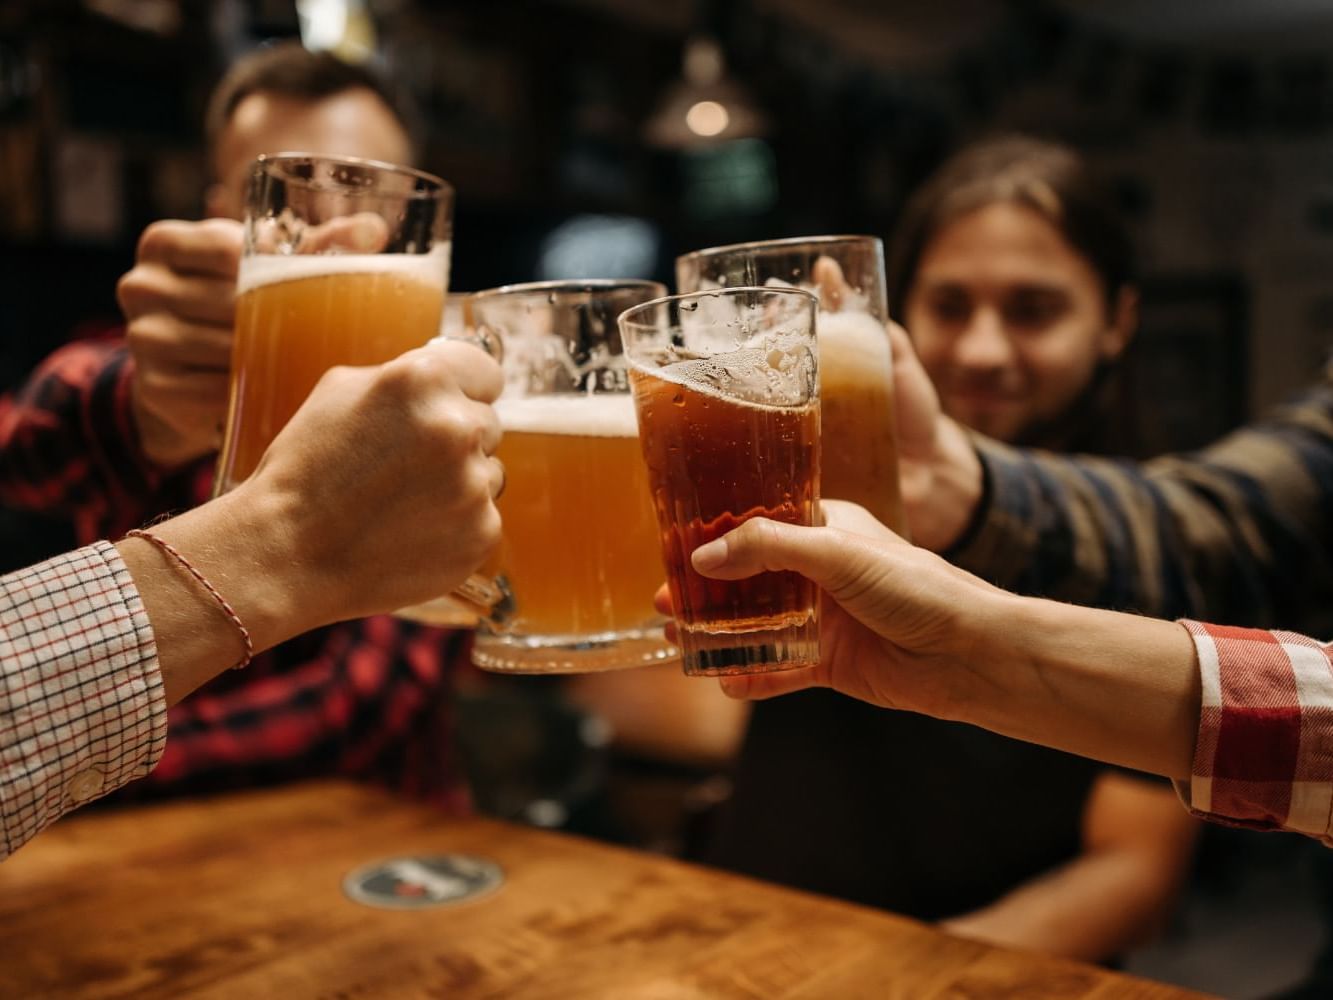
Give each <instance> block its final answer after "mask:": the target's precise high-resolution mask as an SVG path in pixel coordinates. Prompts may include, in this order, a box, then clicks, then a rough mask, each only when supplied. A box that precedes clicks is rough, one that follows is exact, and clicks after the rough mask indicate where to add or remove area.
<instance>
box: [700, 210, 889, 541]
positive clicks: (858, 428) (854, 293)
mask: <svg viewBox="0 0 1333 1000" xmlns="http://www.w3.org/2000/svg"><path fill="white" fill-rule="evenodd" d="M676 281H677V285H678V290H679V291H680V292H682V293H685V292H694V291H699V290H701V289H708V288H728V287H731V286H735V285H765V286H773V285H795V286H797V287H799V288H804V289H806V290H807V291H810V292H812V293H814V294H815V295H816V296H818V297H819V300H820V301H819V319H818V330H819V380H820V392H821V394H822V398H821V400H820V406H821V411H822V417H821V419H822V421H823V428H824V431H823V433H824V453H823V463H824V464H823V483H822V486H821V488H822V490H823V493H824V496H826V497H833V498H837V499H840V500H853V501H855V502H856V503H859V504H860V505H861V506H863V507H865V508H866V509H867V510H869V511H870V512H871V513H872V514H874V515H875V517H876V518H878V519H879V520H880V521H882V522H883V523H885V524H887V525H889V526H890V527H892V528H894V529H895V530H897V531H899V532H903V531H904V530H905V528H906V524H905V522H904V520H903V512H902V500H901V497H900V492H899V484H898V435H897V429H896V428H897V423H896V418H895V413H894V407H893V368H892V355H891V352H890V349H889V339H888V334H887V333H886V332H885V329H884V324H885V323H886V322H887V321H888V307H887V305H886V302H885V299H886V292H885V280H884V245H883V243H882V242H881V241H880V240H879V239H877V238H875V237H873V236H815V237H808V238H799V239H789V240H768V241H764V242H760V243H739V244H736V245H734V246H724V247H713V248H711V249H709V250H699V251H696V252H694V253H689V254H685V255H684V256H682V257H679V258H677V260H676Z"/></svg>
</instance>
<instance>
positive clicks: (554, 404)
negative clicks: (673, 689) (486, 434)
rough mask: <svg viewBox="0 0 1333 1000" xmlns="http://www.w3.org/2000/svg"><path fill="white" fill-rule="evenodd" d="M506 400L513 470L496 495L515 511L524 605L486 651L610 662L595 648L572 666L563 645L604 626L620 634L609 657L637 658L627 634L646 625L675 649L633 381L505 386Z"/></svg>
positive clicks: (532, 664)
mask: <svg viewBox="0 0 1333 1000" xmlns="http://www.w3.org/2000/svg"><path fill="white" fill-rule="evenodd" d="M496 411H497V413H498V414H499V417H500V423H501V426H502V427H503V428H504V440H503V441H502V442H501V443H500V447H499V450H498V451H497V452H496V455H497V457H499V459H500V460H501V461H502V462H503V463H504V466H505V482H506V485H505V491H504V493H503V494H501V496H500V498H499V499H498V500H497V501H496V506H497V507H498V508H499V510H500V516H501V518H502V520H503V522H504V539H503V542H502V543H501V555H500V564H501V567H502V568H501V575H502V576H503V578H504V579H505V581H506V584H507V585H508V587H509V590H510V593H511V594H512V602H513V610H512V613H511V614H510V615H509V616H508V617H507V618H506V620H505V622H504V626H503V628H500V629H497V631H498V632H499V633H500V634H499V635H497V636H482V637H478V643H477V649H476V652H475V653H474V655H475V656H476V658H477V662H478V663H479V664H480V665H482V666H485V667H488V668H491V669H513V670H523V669H541V670H543V671H552V672H554V671H559V670H561V669H571V670H572V669H579V670H589V669H598V668H599V663H598V662H597V656H596V655H592V654H591V653H590V651H589V650H588V649H583V650H579V651H578V655H577V656H576V657H575V658H571V660H570V663H569V664H568V665H567V666H563V667H562V664H561V662H560V659H561V656H562V655H566V654H562V653H561V652H560V648H562V647H576V646H579V645H580V644H582V645H585V646H588V645H592V644H595V643H597V642H598V640H599V637H604V638H605V640H606V641H608V642H611V641H613V640H614V642H615V648H611V649H608V651H607V662H606V663H605V664H604V665H605V666H608V667H609V666H625V665H626V656H627V645H626V642H627V638H628V639H633V638H634V637H636V636H638V634H639V633H643V635H642V638H643V640H644V641H645V642H646V643H649V644H651V645H652V646H653V648H654V649H655V650H656V655H657V656H659V657H660V656H665V655H669V653H670V647H669V646H668V645H667V644H666V643H665V642H664V641H662V638H661V616H660V615H658V614H657V612H656V611H655V610H654V609H653V594H654V593H655V592H656V591H657V588H658V587H659V586H660V585H661V582H662V560H661V555H660V551H659V546H658V541H657V522H656V519H655V517H654V515H653V508H652V501H651V498H650V496H649V493H648V480H647V475H646V473H645V471H644V467H643V460H642V458H641V457H640V455H639V441H638V432H637V429H636V426H635V422H634V400H633V398H632V397H631V396H630V395H629V394H628V393H624V392H613V393H604V394H600V395H582V394H577V393H571V394H555V395H546V396H530V397H525V398H516V399H505V398H502V399H501V400H500V401H499V402H498V403H497V404H496ZM511 633H512V634H513V635H514V636H515V637H517V638H516V639H515V641H514V642H512V643H511V642H507V641H506V635H508V634H511ZM525 647H527V648H530V649H531V651H532V655H531V656H528V657H525V656H524V654H523V650H524V648H525ZM510 658H513V660H514V662H508V661H509V660H510ZM647 658H652V657H651V655H650V656H648V657H647ZM524 660H528V661H529V662H526V663H525V662H521V661H524Z"/></svg>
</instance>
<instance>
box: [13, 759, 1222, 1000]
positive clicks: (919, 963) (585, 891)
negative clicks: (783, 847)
mask: <svg viewBox="0 0 1333 1000" xmlns="http://www.w3.org/2000/svg"><path fill="white" fill-rule="evenodd" d="M445 852H463V853H467V854H474V855H481V856H485V857H488V858H491V859H493V860H495V861H496V862H498V863H499V864H500V865H501V866H502V867H503V868H504V871H505V875H506V881H505V883H504V885H503V886H502V887H501V888H500V889H499V890H498V891H495V892H494V893H492V894H491V895H489V896H485V897H482V898H478V899H474V900H471V901H467V902H463V903H458V904H455V905H452V906H444V907H439V908H435V909H428V910H416V911H410V912H404V911H395V910H384V909H373V908H370V907H366V906H363V905H361V904H358V903H354V902H352V901H351V900H349V899H348V898H347V897H346V896H344V894H343V892H342V889H341V883H342V880H343V877H344V876H345V875H346V873H347V872H348V871H350V870H352V869H354V868H357V867H359V866H361V865H363V864H366V863H368V862H371V861H375V860H378V859H381V858H384V857H388V856H393V855H398V854H435V853H445ZM1195 995H1196V994H1190V993H1187V992H1186V991H1184V990H1179V989H1176V988H1175V987H1170V986H1164V985H1160V984H1156V983H1150V982H1146V981H1144V980H1138V979H1133V978H1130V977H1127V976H1121V975H1117V974H1113V973H1110V972H1106V971H1104V970H1101V969H1096V968H1091V967H1089V966H1084V965H1080V964H1078V963H1074V962H1066V961H1057V960H1052V959H1047V958H1041V957H1037V956H1033V955H1028V954H1023V953H1020V952H1013V951H1005V950H1001V949H997V948H991V947H988V946H986V945H981V944H976V943H973V942H969V941H964V940H960V939H957V938H952V937H949V936H947V935H945V934H942V933H939V932H938V931H935V930H932V929H931V928H928V927H926V926H923V925H921V924H917V923H915V922H913V921H910V920H905V919H901V918H898V917H893V916H889V915H886V914H883V913H880V912H877V911H874V910H869V909H865V908H861V907H857V906H852V905H848V904H845V903H841V902H836V901H833V900H827V899H822V898H819V897H816V896H811V895H807V894H804V893H799V892H793V891H790V890H787V889H782V888H777V887H774V886H769V885H765V884H763V883H759V882H755V881H751V880H748V879H743V878H738V877H735V876H731V875H726V874H722V873H718V872H714V871H710V870H708V869H703V868H698V867H694V866H691V865H685V864H681V863H678V862H674V861H671V860H667V859H663V858H658V857H653V856H650V855H644V854H639V853H636V852H633V851H627V850H621V849H618V848H613V847H609V846H606V845H603V844H599V843H595V842H592V841H586V840H582V839H579V838H575V837H568V836H562V835H556V834H549V833H543V832H540V831H536V830H531V829H527V828H524V827H518V826H510V825H508V824H503V823H497V822H493V821H490V820H485V819H467V820H448V819H444V818H441V817H440V816H439V815H438V814H437V813H435V812H432V811H431V810H429V809H425V808H422V807H419V806H416V805H412V804H407V803H403V802H400V801H398V800H395V799H393V798H390V797H388V796H386V795H384V794H381V793H378V792H375V791H371V790H367V789H364V788H360V787H356V786H352V785H346V784H334V783H330V784H318V785H305V786H299V787H293V788H288V789H283V790H276V791H265V792H252V793H247V794H245V795H237V796H234V797H230V798H222V799H213V800H206V801H200V802H185V803H173V804H168V805H159V806H153V807H149V808H139V809H133V810H127V811H116V812H105V813H89V814H87V815H84V816H75V817H72V818H69V819H66V820H64V821H62V822H61V823H58V824H56V825H55V826H54V827H52V828H51V829H50V830H47V831H46V832H45V833H44V834H42V835H40V836H39V837H38V838H37V839H36V840H34V841H33V842H32V843H30V844H28V845H27V846H26V847H24V848H23V849H22V850H20V851H19V852H18V853H17V854H16V855H15V856H14V857H12V858H10V859H9V860H8V861H6V862H5V863H3V864H0V997H4V998H6V1000H9V998H19V997H43V998H46V997H60V996H80V997H135V998H152V997H164V998H165V997H171V998H175V997H187V996H188V997H219V998H222V997H225V998H228V1000H236V998H247V1000H248V998H262V997H278V998H281V1000H297V998H304V997H325V998H330V1000H332V998H365V997H448V998H472V997H506V998H508V997H558V998H566V997H568V998H585V997H590V998H597V997H614V998H630V1000H683V998H690V1000H702V998H714V997H719V998H764V1000H767V998H775V997H818V998H825V997H829V998H839V1000H841V998H850V997H875V998H881V997H885V998H887V997H903V998H924V997H946V996H947V997H956V998H982V997H1006V998H1014V1000H1017V998H1024V1000H1030V998H1047V997H1051V998H1054V997H1077V998H1094V997H1096V998H1106V997H1135V998H1142V1000H1149V998H1153V1000H1179V998H1184V997H1187V996H1195Z"/></svg>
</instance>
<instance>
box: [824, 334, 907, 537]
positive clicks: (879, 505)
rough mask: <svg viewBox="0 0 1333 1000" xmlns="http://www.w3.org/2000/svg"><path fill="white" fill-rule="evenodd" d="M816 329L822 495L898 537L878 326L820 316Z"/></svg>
mask: <svg viewBox="0 0 1333 1000" xmlns="http://www.w3.org/2000/svg"><path fill="white" fill-rule="evenodd" d="M815 329H816V333H817V336H818V339H819V381H820V388H819V391H820V405H821V407H822V413H821V417H820V419H821V422H822V425H823V430H822V436H823V458H822V461H823V468H822V470H821V473H820V475H821V486H820V490H821V493H822V494H823V495H824V496H826V497H829V498H830V499H834V500H851V501H854V502H855V503H859V504H860V505H861V506H862V507H864V508H866V510H868V511H870V513H872V514H874V515H875V517H876V518H877V519H878V520H879V521H881V522H882V523H884V524H887V525H888V526H889V527H891V528H894V529H896V530H898V531H902V530H903V527H904V520H903V507H902V497H901V494H900V491H899V486H898V434H897V424H896V416H895V412H894V406H893V363H892V353H891V350H890V346H889V338H888V334H887V333H886V332H885V330H884V324H883V323H881V322H880V321H879V320H877V319H876V318H875V317H874V316H871V315H870V314H869V313H865V312H853V311H844V312H820V314H819V317H818V319H817V320H816V321H815Z"/></svg>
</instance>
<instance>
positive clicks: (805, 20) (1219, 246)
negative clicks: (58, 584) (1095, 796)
mask: <svg viewBox="0 0 1333 1000" xmlns="http://www.w3.org/2000/svg"><path fill="white" fill-rule="evenodd" d="M293 37H299V38H301V39H303V41H304V42H305V43H306V45H307V46H308V47H312V48H323V49H331V50H333V51H335V52H336V53H338V54H339V55H341V56H343V57H344V58H347V59H349V60H353V61H369V62H371V63H372V64H374V65H376V66H377V67H379V68H380V69H382V70H384V71H385V72H386V73H387V74H389V76H390V77H391V78H392V79H393V80H394V81H395V82H396V84H397V86H398V87H399V88H401V89H402V91H403V92H404V96H405V97H406V99H407V100H408V102H409V104H410V107H411V108H412V109H413V112H414V114H415V116H416V117H417V119H418V122H419V125H420V128H421V132H422V135H423V136H424V138H425V153H424V158H423V165H424V166H425V167H426V168H427V169H429V170H430V171H432V172H435V173H438V174H440V175H441V176H443V177H445V178H446V179H448V180H449V181H450V182H451V183H452V184H453V185H454V186H455V188H456V189H457V192H458V202H457V223H456V230H455V249H454V264H453V267H454V270H453V278H452V284H453V287H454V288H455V289H456V290H473V289H479V288H484V287H488V286H492V285H496V284H501V283H506V282H513V281H524V280H532V279H542V278H559V277H584V276H589V277H591V276H597V277H605V276H626V277H631V276H632V277H655V278H659V279H661V280H664V281H668V282H670V281H671V280H672V269H671V262H672V259H673V258H674V256H675V255H676V254H677V253H680V252H683V251H686V250H690V249H694V248H698V247H702V246H709V245H714V244H719V243H726V242H734V241H739V240H746V239H756V238H769V237H778V236H795V235H810V234H816V233H827V232H855V233H862V232H864V233H872V234H876V235H880V236H884V237H886V238H887V237H889V236H890V235H891V234H892V232H893V228H894V225H895V222H896V220H897V218H898V215H899V212H900V210H901V207H902V205H903V202H904V200H905V198H906V197H907V195H908V194H909V193H910V192H911V190H912V189H913V187H914V186H915V185H916V184H917V183H918V182H919V181H921V180H922V179H923V178H924V177H925V176H926V175H927V174H928V173H929V172H930V171H931V170H932V169H933V168H934V167H935V166H937V165H938V164H939V162H940V161H941V160H942V159H943V158H944V157H945V156H947V155H948V154H949V153H950V152H951V151H953V150H954V149H956V148H957V147H958V146H959V145H961V144H962V143H964V142H966V141H968V140H971V139H974V138H977V137H979V136H983V135H986V134H988V133H993V132H998V131H1009V130H1022V131H1027V132H1031V133H1033V134H1036V135H1040V136H1048V137H1052V138H1057V139H1061V140H1065V141H1067V142H1069V143H1071V144H1072V145H1074V146H1075V147H1076V148H1078V149H1079V150H1080V151H1082V152H1083V153H1085V154H1086V155H1087V156H1088V157H1090V158H1091V159H1092V160H1093V161H1094V162H1095V163H1096V164H1097V165H1099V166H1100V167H1101V168H1103V169H1104V170H1105V171H1107V172H1109V173H1110V174H1111V175H1112V176H1113V178H1114V181H1115V188H1116V191H1117V192H1118V196H1119V199H1120V201H1121V203H1122V205H1123V207H1124V209H1125V211H1126V212H1127V213H1128V215H1129V217H1130V218H1131V219H1132V222H1133V226H1134V231H1135V234H1136V236H1137V239H1138V244H1139V245H1138V250H1139V255H1140V260H1141V268H1142V277H1143V285H1142V287H1143V292H1144V300H1143V324H1142V329H1141V332H1140V335H1139V337H1138V339H1137V341H1136V343H1135V345H1134V347H1133V349H1132V352H1131V356H1130V358H1129V361H1128V363H1127V365H1126V366H1125V368H1124V370H1123V372H1122V375H1121V377H1122V383H1121V387H1120V389H1119V395H1118V397H1117V398H1118V400H1119V402H1118V405H1119V407H1120V411H1119V412H1120V414H1121V417H1122V418H1123V419H1124V420H1126V421H1133V422H1135V423H1136V424H1137V425H1138V426H1140V428H1142V430H1143V434H1142V440H1143V450H1144V451H1145V453H1147V452H1160V451H1165V450H1173V449H1181V448H1190V447H1194V446H1197V445H1200V444H1203V443H1206V442H1208V441H1210V440H1212V439H1214V438H1215V437H1217V436H1219V435H1220V434H1221V433H1223V432H1225V431H1226V430H1227V429H1228V428H1230V427H1232V426H1234V425H1236V424H1237V423H1239V422H1241V421H1243V420H1244V419H1246V418H1247V417H1248V416H1251V415H1253V414H1255V413H1256V412H1257V411H1259V410H1261V409H1263V408H1264V407H1266V406H1269V405H1271V404H1272V403H1274V402H1275V401H1277V400H1280V399H1281V398H1282V397H1283V396H1284V395H1285V394H1287V393H1289V392H1290V391H1292V390H1293V389H1295V388H1298V387H1299V386H1301V385H1302V384H1303V383H1305V382H1306V381H1308V380H1309V379H1310V378H1311V377H1312V374H1313V373H1314V372H1315V371H1316V369H1317V367H1318V365H1319V364H1320V362H1321V360H1322V359H1323V358H1324V357H1325V356H1326V354H1327V352H1328V349H1329V345H1330V342H1331V341H1333V281H1331V280H1330V279H1329V276H1330V274H1333V267H1330V265H1333V4H1330V3H1327V2H1324V0H1172V2H1170V3H1162V2H1160V0H1117V2H1116V3H1113V4H1112V3H1098V2H1096V0H1032V2H1003V0H932V2H931V3H926V4H923V3H915V2H908V0H818V2H814V0H546V2H518V0H491V2H489V3H486V4H479V3H463V2H459V3H445V2H425V0H26V2H25V0H4V2H0V388H3V389H8V388H12V387H13V386H14V385H16V384H17V383H19V382H20V381H22V380H23V378H24V377H25V376H26V375H27V374H28V373H29V371H30V370H31V368H32V367H33V366H34V365H35V364H36V363H37V362H38V361H40V360H41V358H43V357H44V356H45V355H46V354H48V353H49V352H50V351H51V350H52V349H53V348H55V347H57V346H58V345H59V344H61V343H63V342H65V341H67V340H69V339H71V338H73V337H79V336H88V335H97V334H98V333H99V332H102V331H105V330H108V329H110V328H113V327H115V326H116V324H117V323H118V322H119V315H118V310H117V307H116V303H115V283H116V280H117V278H118V277H119V276H120V275H121V274H122V273H124V272H125V271H126V270H127V269H128V268H129V267H130V266H131V264H132V262H133V256H134V247H135V241H136V239H137V237H138V234H139V233H140V232H141V231H142V229H143V228H144V226H145V225H147V224H148V223H149V222H151V221H153V220H155V219H159V218H164V217H178V218H197V217H199V216H200V214H201V194H202V191H203V187H204V183H205V180H206V177H205V163H204V158H203V152H202V139H203V137H202V133H201V123H202V118H203V106H204V102H205V100H206V97H207V95H208V92H209V89H210V88H211V86H212V85H213V83H214V82H215V81H216V80H217V78H218V76H219V75H220V73H221V71H222V70H223V68H224V67H225V66H226V65H227V64H228V62H229V61H230V60H231V59H233V58H235V57H236V56H238V55H241V54H243V53H245V52H248V51H250V50H252V49H253V48H255V47H256V46H258V45H261V44H264V43H265V42H266V41H270V40H274V39H281V38H293ZM66 530H67V529H65V528H64V527H63V526H62V525H60V524H58V523H54V522H44V521H42V520H40V519H35V518H30V517H27V516H23V517H20V516H19V515H17V514H14V513H13V512H9V511H0V550H2V551H3V557H4V563H5V566H6V568H9V567H13V566H17V565H21V564H25V563H28V562H31V561H34V560H35V559H37V558H40V557H42V556H44V555H46V554H48V553H49V552H51V551H54V550H57V549H60V548H65V547H68V546H69V544H71V542H70V541H69V540H68V539H67V537H66V534H65V532H66ZM978 850H984V845H978ZM1312 850H1313V849H1312V848H1309V847H1308V846H1307V845H1306V844H1305V843H1304V842H1302V841H1300V840H1299V839H1297V838H1257V837H1245V836H1242V835H1239V834H1231V833H1226V832H1217V831H1214V832H1212V833H1210V837H1209V840H1208V841H1207V842H1206V843H1205V845H1204V849H1203V850H1202V852H1201V854H1200V860H1199V867H1200V872H1199V875H1198V876H1197V877H1196V880H1195V885H1194V887H1193V888H1192V891H1191V894H1190V898H1189V899H1188V900H1187V903H1186V906H1185V908H1184V911H1183V912H1182V914H1181V916H1180V918H1179V920H1178V921H1177V925H1176V926H1175V927H1174V928H1173V929H1172V931H1171V932H1170V933H1169V934H1168V936H1167V938H1166V939H1165V941H1164V942H1163V943H1162V944H1161V945H1159V946H1156V947H1154V948H1153V949H1150V950H1148V951H1146V952H1144V953H1141V954H1138V955H1135V956H1133V957H1132V959H1131V963H1130V968H1131V970H1133V971H1139V972H1143V973H1145V974H1148V975H1153V976H1158V977H1161V978H1166V979H1171V980H1174V981H1176V982H1181V983H1184V984H1185V985H1192V986H1196V987H1200V988H1204V989H1209V990H1214V991H1217V992H1220V993H1223V994H1225V995H1230V996H1261V995H1267V994H1268V993H1270V992H1272V991H1274V990H1276V989H1279V988H1280V987H1281V986H1282V985H1284V984H1285V983H1289V982H1294V981H1295V980H1297V979H1299V978H1300V976H1301V974H1302V973H1303V971H1304V969H1305V967H1306V965H1308V962H1309V960H1310V957H1311V956H1312V955H1313V953H1314V951H1315V950H1316V948H1317V946H1318V944H1319V941H1320V934H1321V930H1320V921H1319V919H1318V917H1317V915H1316V910H1317V900H1316V898H1315V897H1316V894H1317V891H1318V890H1317V888H1316V884H1317V883H1318V882H1319V881H1320V880H1319V879H1316V878H1314V877H1313V876H1312V874H1311V871H1312V866H1313V865H1315V864H1317V863H1318V858H1316V857H1314V856H1313V854H1312V853H1311V851H1312ZM1089 905H1096V904H1095V901H1090V902H1089Z"/></svg>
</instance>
